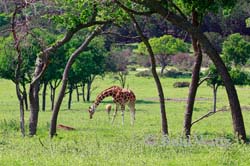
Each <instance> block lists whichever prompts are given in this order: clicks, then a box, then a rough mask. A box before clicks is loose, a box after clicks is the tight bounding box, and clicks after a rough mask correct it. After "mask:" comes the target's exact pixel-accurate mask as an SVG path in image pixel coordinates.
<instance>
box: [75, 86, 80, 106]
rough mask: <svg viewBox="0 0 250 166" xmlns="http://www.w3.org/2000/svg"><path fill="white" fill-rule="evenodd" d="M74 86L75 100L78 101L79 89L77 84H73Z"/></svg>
mask: <svg viewBox="0 0 250 166" xmlns="http://www.w3.org/2000/svg"><path fill="white" fill-rule="evenodd" d="M75 88H76V100H77V102H79V101H80V98H79V96H80V94H79V90H78V85H77V84H76V85H75Z"/></svg>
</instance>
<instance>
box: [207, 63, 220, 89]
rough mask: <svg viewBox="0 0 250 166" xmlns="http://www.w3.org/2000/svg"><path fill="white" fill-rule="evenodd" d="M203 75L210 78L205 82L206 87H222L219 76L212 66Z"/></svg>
mask: <svg viewBox="0 0 250 166" xmlns="http://www.w3.org/2000/svg"><path fill="white" fill-rule="evenodd" d="M205 75H208V76H209V77H210V78H209V79H207V80H206V82H207V85H208V86H217V87H218V86H221V85H223V81H222V79H221V76H220V75H219V73H218V71H217V69H216V67H215V66H214V64H212V65H210V66H209V68H208V69H207V71H206V72H205Z"/></svg>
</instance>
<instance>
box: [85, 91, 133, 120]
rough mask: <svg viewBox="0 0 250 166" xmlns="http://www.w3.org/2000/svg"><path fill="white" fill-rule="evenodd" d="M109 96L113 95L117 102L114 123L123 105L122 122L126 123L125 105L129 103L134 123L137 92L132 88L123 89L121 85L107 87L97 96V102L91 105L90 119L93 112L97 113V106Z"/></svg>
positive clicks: (114, 100)
mask: <svg viewBox="0 0 250 166" xmlns="http://www.w3.org/2000/svg"><path fill="white" fill-rule="evenodd" d="M109 96H111V97H113V102H114V103H115V104H116V108H115V112H114V115H113V119H112V123H113V122H114V120H115V117H116V114H117V111H118V109H119V107H121V111H122V124H124V111H125V105H126V104H127V105H128V106H129V109H130V114H131V124H132V125H133V124H134V120H135V101H136V98H135V94H134V93H133V92H132V91H131V90H129V89H123V88H120V87H119V86H112V87H110V88H108V89H105V90H104V91H102V92H101V93H100V94H99V95H98V96H97V98H96V100H95V102H94V103H93V105H92V106H91V107H89V110H88V111H89V115H90V119H92V118H93V114H94V113H95V110H96V108H97V106H98V105H99V104H100V103H101V102H102V100H103V99H104V98H106V97H109Z"/></svg>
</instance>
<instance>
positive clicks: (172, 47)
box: [138, 35, 189, 75]
mask: <svg viewBox="0 0 250 166" xmlns="http://www.w3.org/2000/svg"><path fill="white" fill-rule="evenodd" d="M149 43H150V44H151V46H152V49H153V51H154V53H155V55H156V58H157V60H158V61H159V63H160V65H161V75H162V74H163V72H164V69H165V68H166V66H167V63H168V62H169V56H170V55H174V54H177V53H180V52H188V51H189V45H188V44H187V43H185V42H184V41H183V40H180V39H177V38H174V37H173V36H171V35H164V36H161V37H159V38H156V37H154V38H150V39H149ZM140 44H143V43H140ZM138 51H139V52H145V53H146V52H147V51H146V48H145V47H143V46H138Z"/></svg>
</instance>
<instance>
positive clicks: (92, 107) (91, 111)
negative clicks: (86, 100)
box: [88, 104, 96, 119]
mask: <svg viewBox="0 0 250 166" xmlns="http://www.w3.org/2000/svg"><path fill="white" fill-rule="evenodd" d="M95 108H96V106H95V105H94V104H93V105H92V106H90V107H89V110H88V111H89V118H90V119H92V118H93V115H94V113H95Z"/></svg>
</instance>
